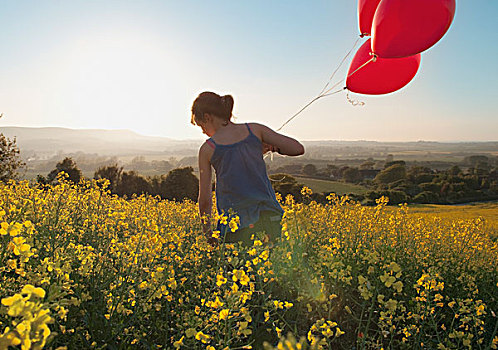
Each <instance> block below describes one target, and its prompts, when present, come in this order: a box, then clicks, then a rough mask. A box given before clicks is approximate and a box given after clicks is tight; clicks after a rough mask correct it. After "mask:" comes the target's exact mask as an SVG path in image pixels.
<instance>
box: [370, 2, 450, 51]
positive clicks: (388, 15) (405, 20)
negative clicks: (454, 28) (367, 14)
mask: <svg viewBox="0 0 498 350" xmlns="http://www.w3.org/2000/svg"><path fill="white" fill-rule="evenodd" d="M455 8H456V4H455V0H382V1H381V2H380V4H379V6H378V7H377V11H375V15H374V18H373V23H372V39H373V40H372V50H373V52H375V53H376V54H377V55H378V56H380V57H384V58H397V57H407V56H412V55H415V54H417V53H420V52H422V51H425V50H427V49H428V48H430V47H431V46H432V45H434V44H435V43H437V42H438V41H439V40H440V39H441V38H442V37H443V35H444V34H445V33H446V32H447V31H448V29H449V28H450V25H451V22H452V21H453V17H454V15H455Z"/></svg>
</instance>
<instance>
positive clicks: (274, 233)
mask: <svg viewBox="0 0 498 350" xmlns="http://www.w3.org/2000/svg"><path fill="white" fill-rule="evenodd" d="M281 220H282V213H279V212H275V211H269V210H264V211H261V213H260V214H259V219H258V221H257V222H255V223H254V224H252V225H250V226H249V227H244V228H240V229H238V230H237V231H235V232H231V231H230V228H228V226H227V227H226V233H225V243H237V242H242V243H243V244H244V245H246V246H252V245H253V240H252V239H251V237H252V236H253V235H254V239H260V240H261V241H263V242H265V243H267V242H272V243H276V242H277V241H278V240H280V238H281V237H282V224H281ZM223 229H225V228H223ZM224 231H225V230H220V234H221V239H222V240H223V236H222V235H223V233H224Z"/></svg>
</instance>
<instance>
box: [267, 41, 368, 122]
mask: <svg viewBox="0 0 498 350" xmlns="http://www.w3.org/2000/svg"><path fill="white" fill-rule="evenodd" d="M360 39H361V36H360V37H359V38H358V39H356V41H355V42H354V45H353V47H352V48H351V49H350V50H349V51H348V52H347V53H346V55H345V56H344V57H343V59H342V60H341V62H340V63H339V66H337V68H336V69H335V70H334V71H333V72H332V75H331V76H330V78H329V80H328V82H327V84H325V86H324V87H323V89H322V90H321V91H320V93H319V94H318V96H316V97H315V98H313V99H312V100H311V101H310V102H308V103H307V104H306V105H305V106H304V107H303V108H301V109H300V110H299V111H298V112H297V113H295V114H294V115H293V116H292V117H290V118H289V119H287V120H286V121H285V122H284V123H283V124H282V125H281V126H280V127H279V128H278V129H277V130H276V131H280V130H281V129H282V128H283V127H284V126H286V125H287V124H288V123H289V122H290V121H291V120H292V119H294V118H295V117H297V116H298V115H299V114H301V113H302V112H303V111H304V110H305V109H306V108H308V107H309V106H310V105H311V104H312V103H314V102H315V101H317V100H319V99H321V98H322V97H326V96H331V95H334V94H336V93H338V92H341V91H342V90H344V89H345V88H343V89H340V90H337V91H334V92H331V91H332V90H333V89H334V88H335V87H337V85H339V84H340V83H341V82H342V81H344V79H342V80H340V81H338V82H337V83H335V84H334V85H332V86H331V87H330V88H328V86H329V85H330V82H331V81H332V79H334V76H335V75H336V73H337V71H338V70H339V68H341V66H342V65H343V64H344V62H345V61H346V59H347V58H348V57H349V55H351V53H352V52H353V50H354V49H355V47H356V45H357V44H358V42H359V41H360ZM327 88H328V89H327Z"/></svg>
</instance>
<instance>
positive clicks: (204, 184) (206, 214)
mask: <svg viewBox="0 0 498 350" xmlns="http://www.w3.org/2000/svg"><path fill="white" fill-rule="evenodd" d="M212 155H213V149H212V148H211V146H209V145H208V144H207V143H204V144H203V145H202V146H201V148H200V149H199V198H198V202H199V216H200V217H201V220H202V229H203V231H204V233H205V234H206V235H207V236H208V240H209V238H211V234H212V232H211V209H212V206H213V202H212V201H213V199H212V198H213V197H212V195H213V193H212V187H211V163H210V159H211V156H212Z"/></svg>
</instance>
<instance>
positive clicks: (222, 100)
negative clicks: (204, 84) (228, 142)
mask: <svg viewBox="0 0 498 350" xmlns="http://www.w3.org/2000/svg"><path fill="white" fill-rule="evenodd" d="M232 109H233V97H232V96H230V95H225V96H220V95H218V94H216V93H214V92H210V91H205V92H202V93H200V94H199V96H197V98H196V99H195V101H194V103H193V104H192V119H191V120H190V122H191V123H192V124H194V125H196V120H204V113H209V114H213V115H215V116H217V117H218V118H221V119H223V120H224V121H226V122H228V121H230V118H231V117H232Z"/></svg>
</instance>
